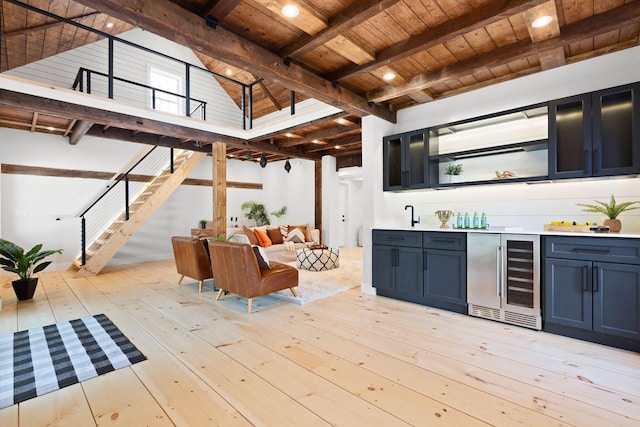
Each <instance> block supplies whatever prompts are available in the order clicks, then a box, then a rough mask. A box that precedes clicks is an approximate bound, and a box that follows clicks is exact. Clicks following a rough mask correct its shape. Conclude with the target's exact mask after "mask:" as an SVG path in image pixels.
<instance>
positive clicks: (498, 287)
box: [496, 246, 502, 298]
mask: <svg viewBox="0 0 640 427" xmlns="http://www.w3.org/2000/svg"><path fill="white" fill-rule="evenodd" d="M500 249H501V247H500V246H496V273H497V274H496V278H497V280H496V296H497V297H498V298H500V297H502V295H501V294H500V291H501V290H502V251H501V250H500Z"/></svg>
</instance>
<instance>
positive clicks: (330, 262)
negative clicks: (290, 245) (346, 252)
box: [296, 248, 340, 271]
mask: <svg viewBox="0 0 640 427" xmlns="http://www.w3.org/2000/svg"><path fill="white" fill-rule="evenodd" d="M296 267H298V268H299V269H301V270H309V271H327V270H332V269H334V268H338V267H340V250H339V249H338V248H320V249H312V248H302V249H298V250H297V251H296Z"/></svg>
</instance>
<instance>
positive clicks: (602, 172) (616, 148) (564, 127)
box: [549, 84, 640, 179]
mask: <svg viewBox="0 0 640 427" xmlns="http://www.w3.org/2000/svg"><path fill="white" fill-rule="evenodd" d="M639 87H640V85H638V84H633V85H627V86H620V87H615V88H611V89H606V90H601V91H597V92H592V93H588V94H583V95H578V96H573V97H569V98H564V99H559V100H555V101H551V102H550V103H549V143H550V150H551V154H550V157H549V177H550V178H554V179H557V178H582V177H592V176H611V175H628V174H636V173H640V129H638V126H639V125H640V100H639V99H638V96H640V89H639Z"/></svg>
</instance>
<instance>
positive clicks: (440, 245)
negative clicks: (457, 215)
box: [423, 231, 467, 251]
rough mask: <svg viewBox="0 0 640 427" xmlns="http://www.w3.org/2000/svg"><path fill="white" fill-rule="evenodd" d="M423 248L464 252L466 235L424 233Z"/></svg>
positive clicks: (435, 232)
mask: <svg viewBox="0 0 640 427" xmlns="http://www.w3.org/2000/svg"><path fill="white" fill-rule="evenodd" d="M423 241H424V248H426V249H447V250H451V251H464V250H466V249H467V234H466V233H451V232H446V231H442V232H438V231H429V232H426V233H424V239H423Z"/></svg>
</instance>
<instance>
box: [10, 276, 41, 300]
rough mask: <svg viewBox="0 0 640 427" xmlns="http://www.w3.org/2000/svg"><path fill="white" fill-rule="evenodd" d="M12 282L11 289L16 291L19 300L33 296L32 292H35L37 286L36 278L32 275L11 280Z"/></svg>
mask: <svg viewBox="0 0 640 427" xmlns="http://www.w3.org/2000/svg"><path fill="white" fill-rule="evenodd" d="M11 283H12V284H13V291H14V292H15V293H16V297H18V300H19V301H23V300H27V299H31V298H33V294H34V293H35V292H36V287H37V286H38V278H37V277H32V278H30V279H20V280H14V281H13V282H11Z"/></svg>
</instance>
